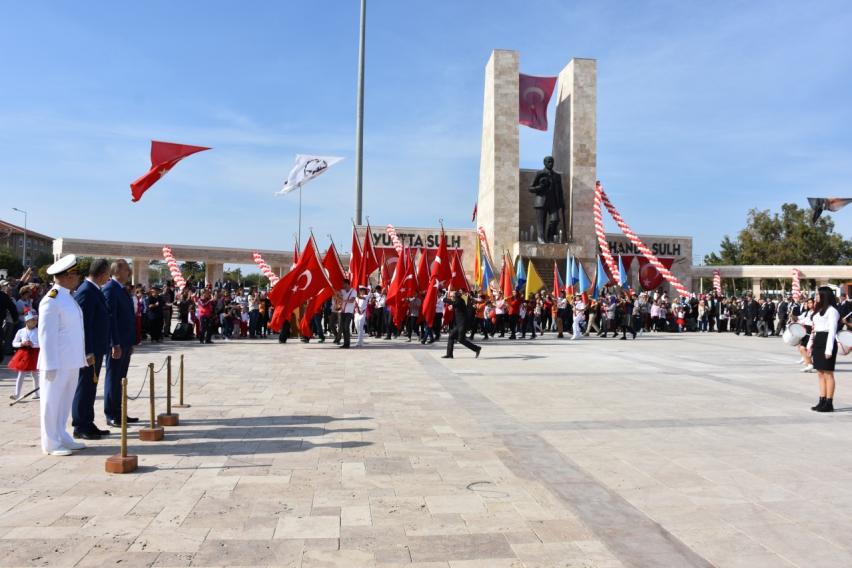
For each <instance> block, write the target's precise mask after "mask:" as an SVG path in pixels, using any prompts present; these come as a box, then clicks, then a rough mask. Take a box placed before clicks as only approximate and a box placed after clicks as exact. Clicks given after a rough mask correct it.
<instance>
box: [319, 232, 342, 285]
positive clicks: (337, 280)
mask: <svg viewBox="0 0 852 568" xmlns="http://www.w3.org/2000/svg"><path fill="white" fill-rule="evenodd" d="M322 266H323V268H325V272H326V274H327V275H328V281H329V282H331V288H332V289H333V290H340V289H341V288H343V280H344V279H345V278H346V276H344V274H343V267H342V266H341V265H340V257H339V256H337V248H336V247H335V246H334V243H332V244H330V245H328V250H327V251H325V256H324V257H323V259H322Z"/></svg>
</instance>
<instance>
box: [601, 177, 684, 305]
mask: <svg viewBox="0 0 852 568" xmlns="http://www.w3.org/2000/svg"><path fill="white" fill-rule="evenodd" d="M601 203H603V205H604V206H605V207H606V209H607V211H609V214H610V215H611V216H612V218H613V220H614V221H615V223H616V224H617V225H618V228H619V229H621V232H623V233H624V235H625V236H626V237H627V238H628V239H629V240H630V242H631V243H633V245H634V246H635V247H636V248H637V249H639V252H640V253H641V254H642V256H644V257H645V258H647V259H648V262H650V263H651V264H652V265H653V266H654V268H656V269H657V271H658V272H659V273H660V274H661V275H662V277H663V278H664V279H665V280H666V281H667V282H668V283H669V284H671V285H672V287H673V288H674V289H675V290H677V292H678V294H680V295H681V296H684V297H687V298H688V297H689V292H688V291H687V289H686V288H685V287H684V285H683V284H681V283H680V281H679V280H678V279H677V278H676V277H675V275H674V274H672V273H671V271H670V270H669V269H668V268H666V266H665V265H664V264H663V263H662V262H660V259H658V258H657V257H656V256H655V255H654V253H652V252H651V249H649V248H648V246H647V245H646V244H645V243H643V242H642V240H641V239H640V238H639V237H638V236H637V235H636V233H634V232H633V230H632V229H631V228H630V225H628V224H627V222H626V221H625V220H624V219H623V218H622V217H621V214H620V213H619V212H618V210H617V209H616V208H615V206H614V205H613V204H612V202H611V201H610V200H609V197H608V196H607V194H606V192H605V191H604V189H603V186H602V185H601V182H600V181H598V182H596V183H595V203H594V214H595V231H596V232H597V236H598V244H599V245H600V247H601V254H602V255H603V257H604V259H605V260H606V263H607V266H609V269H610V273H611V274H612V275H613V277H614V276H615V275H616V274H618V266H617V265H616V264H615V260H614V259H613V258H612V254H611V253H610V251H609V245H608V244H607V242H606V233H605V232H604V229H603V220H602V218H601Z"/></svg>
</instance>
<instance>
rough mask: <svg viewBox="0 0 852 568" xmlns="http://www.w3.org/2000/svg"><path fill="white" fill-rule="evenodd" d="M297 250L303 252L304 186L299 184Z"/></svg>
mask: <svg viewBox="0 0 852 568" xmlns="http://www.w3.org/2000/svg"><path fill="white" fill-rule="evenodd" d="M296 248H297V249H299V250H302V184H301V183H300V184H299V236H298V237H297V238H296Z"/></svg>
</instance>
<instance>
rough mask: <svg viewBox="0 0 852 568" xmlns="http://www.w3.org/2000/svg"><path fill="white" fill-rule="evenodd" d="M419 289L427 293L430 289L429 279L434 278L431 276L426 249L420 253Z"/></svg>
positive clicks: (418, 267)
mask: <svg viewBox="0 0 852 568" xmlns="http://www.w3.org/2000/svg"><path fill="white" fill-rule="evenodd" d="M415 276H416V277H417V289H418V290H420V291H421V292H425V291H426V290H427V289H428V288H429V279H430V278H431V277H432V275H431V274H429V259H428V257H427V256H426V249H423V250H422V251H420V260H418V261H417V273H416V274H415Z"/></svg>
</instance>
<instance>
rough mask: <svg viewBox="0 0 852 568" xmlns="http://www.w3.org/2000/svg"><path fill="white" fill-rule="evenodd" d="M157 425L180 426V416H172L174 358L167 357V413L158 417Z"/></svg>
mask: <svg viewBox="0 0 852 568" xmlns="http://www.w3.org/2000/svg"><path fill="white" fill-rule="evenodd" d="M157 424H159V425H160V426H177V425H178V424H180V415H179V414H172V356H171V355H169V356H167V357H166V413H165V414H160V415H159V416H157Z"/></svg>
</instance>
